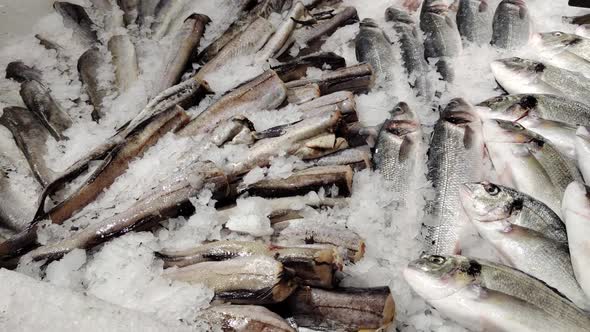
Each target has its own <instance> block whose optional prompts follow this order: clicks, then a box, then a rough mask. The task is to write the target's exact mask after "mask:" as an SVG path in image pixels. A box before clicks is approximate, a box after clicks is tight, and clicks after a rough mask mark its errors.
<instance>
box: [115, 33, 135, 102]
mask: <svg viewBox="0 0 590 332" xmlns="http://www.w3.org/2000/svg"><path fill="white" fill-rule="evenodd" d="M108 49H109V51H110V52H111V55H112V56H113V65H114V66H115V80H116V83H117V88H118V89H119V92H125V91H127V90H129V89H130V88H131V87H132V86H133V84H134V83H135V81H137V77H138V76H139V65H138V63H137V54H136V53H135V45H133V43H132V42H131V39H130V38H129V36H128V35H116V36H113V37H111V39H109V42H108Z"/></svg>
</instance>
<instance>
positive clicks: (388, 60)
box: [354, 18, 396, 83]
mask: <svg viewBox="0 0 590 332" xmlns="http://www.w3.org/2000/svg"><path fill="white" fill-rule="evenodd" d="M391 44H392V42H391V41H390V40H389V38H388V37H387V36H386V35H385V32H383V30H382V29H381V28H380V27H379V26H378V25H377V22H375V21H374V20H373V19H370V18H365V19H364V20H363V21H362V22H361V24H360V30H359V33H358V34H357V35H356V39H355V48H354V49H355V53H356V59H357V60H358V61H359V62H366V63H369V64H370V65H371V67H372V68H373V71H374V73H375V77H376V79H377V80H379V81H380V82H382V83H384V82H390V81H391V80H392V79H393V66H394V65H395V62H396V61H395V57H394V55H393V49H392V47H391Z"/></svg>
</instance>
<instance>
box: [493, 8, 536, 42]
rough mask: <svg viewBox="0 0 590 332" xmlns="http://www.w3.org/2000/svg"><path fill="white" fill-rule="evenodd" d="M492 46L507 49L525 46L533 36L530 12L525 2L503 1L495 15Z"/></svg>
mask: <svg viewBox="0 0 590 332" xmlns="http://www.w3.org/2000/svg"><path fill="white" fill-rule="evenodd" d="M492 29H493V32H492V42H491V44H492V45H494V46H496V47H499V48H505V49H517V48H521V47H523V46H525V45H526V44H527V43H528V41H529V38H530V34H531V22H530V17H529V11H528V8H527V7H526V3H525V1H524V0H502V2H501V3H500V4H499V5H498V8H496V12H495V13H494V21H493V23H492Z"/></svg>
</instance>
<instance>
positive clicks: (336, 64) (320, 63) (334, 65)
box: [271, 52, 346, 82]
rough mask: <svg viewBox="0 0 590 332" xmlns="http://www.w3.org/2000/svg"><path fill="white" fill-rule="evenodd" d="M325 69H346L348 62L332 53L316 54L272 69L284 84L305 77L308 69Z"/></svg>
mask: <svg viewBox="0 0 590 332" xmlns="http://www.w3.org/2000/svg"><path fill="white" fill-rule="evenodd" d="M324 67H329V68H330V69H331V70H337V69H340V68H343V67H346V60H344V58H343V57H341V56H339V55H337V54H335V53H332V52H328V53H316V54H311V55H306V56H302V57H298V58H295V59H293V60H291V61H289V62H287V63H284V64H281V65H278V66H274V67H271V69H273V70H274V71H276V72H277V75H279V77H280V78H281V80H283V82H289V81H295V80H299V79H302V78H303V77H305V76H306V75H307V69H308V68H320V69H324Z"/></svg>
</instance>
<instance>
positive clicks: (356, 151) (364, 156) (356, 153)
mask: <svg viewBox="0 0 590 332" xmlns="http://www.w3.org/2000/svg"><path fill="white" fill-rule="evenodd" d="M308 163H309V164H311V165H314V166H328V165H349V166H350V167H352V169H353V170H355V171H360V170H363V169H366V168H371V167H372V162H371V150H370V148H369V147H368V146H366V145H364V146H360V147H355V148H349V149H345V150H340V151H338V152H335V153H332V154H329V155H327V156H324V157H321V158H317V159H312V160H309V161H308Z"/></svg>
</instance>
